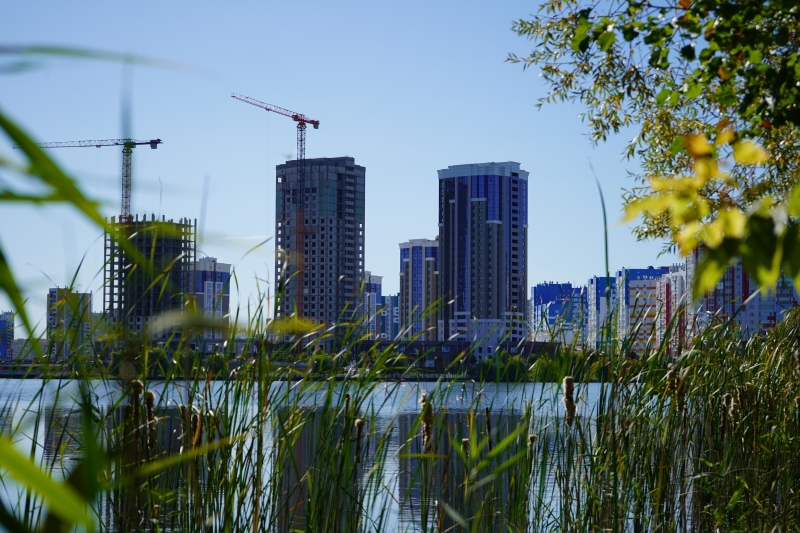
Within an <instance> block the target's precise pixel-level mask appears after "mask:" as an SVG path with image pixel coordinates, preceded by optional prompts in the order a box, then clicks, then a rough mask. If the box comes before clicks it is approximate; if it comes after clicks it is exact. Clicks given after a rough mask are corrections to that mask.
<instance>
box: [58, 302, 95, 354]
mask: <svg viewBox="0 0 800 533" xmlns="http://www.w3.org/2000/svg"><path fill="white" fill-rule="evenodd" d="M92 331H93V313H92V293H80V292H73V291H72V290H71V289H69V288H60V287H56V288H52V289H50V290H49V291H48V292H47V347H48V348H47V353H50V354H51V355H53V356H55V357H56V360H58V361H63V360H65V359H68V358H70V357H73V356H81V355H82V356H90V355H93V353H94V346H93V335H92Z"/></svg>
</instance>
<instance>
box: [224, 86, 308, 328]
mask: <svg viewBox="0 0 800 533" xmlns="http://www.w3.org/2000/svg"><path fill="white" fill-rule="evenodd" d="M231 98H235V99H237V100H241V101H242V102H244V103H246V104H250V105H254V106H256V107H260V108H261V109H264V110H266V111H271V112H273V113H277V114H279V115H283V116H284V117H289V118H291V119H292V120H294V121H295V122H297V189H298V193H299V194H298V195H297V198H298V200H297V211H296V217H297V219H296V222H295V226H294V228H295V236H296V239H295V243H296V245H297V254H296V257H297V268H298V275H297V276H296V277H297V279H296V281H295V287H296V288H297V291H296V292H295V298H294V304H295V306H296V308H297V312H298V313H299V314H300V316H303V276H304V275H305V274H304V270H305V269H304V267H303V250H304V241H305V190H306V166H305V160H306V127H307V126H308V124H311V125H312V126H313V127H314V129H315V130H317V129H319V120H314V119H311V118H308V117H307V116H305V115H304V114H302V113H295V112H294V111H289V110H288V109H285V108H283V107H278V106H276V105H272V104H267V103H264V102H261V101H259V100H256V99H255V98H250V97H249V96H243V95H241V94H237V93H232V94H231Z"/></svg>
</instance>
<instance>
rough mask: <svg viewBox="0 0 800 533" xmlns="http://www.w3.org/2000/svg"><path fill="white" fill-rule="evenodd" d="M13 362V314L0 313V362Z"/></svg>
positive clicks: (9, 312) (8, 312) (7, 312)
mask: <svg viewBox="0 0 800 533" xmlns="http://www.w3.org/2000/svg"><path fill="white" fill-rule="evenodd" d="M13 360H14V313H13V312H11V311H3V312H0V361H2V362H8V361H13Z"/></svg>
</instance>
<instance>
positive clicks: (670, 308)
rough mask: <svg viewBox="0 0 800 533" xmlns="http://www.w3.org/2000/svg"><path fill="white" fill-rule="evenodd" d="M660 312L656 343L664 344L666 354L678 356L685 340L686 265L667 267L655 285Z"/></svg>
mask: <svg viewBox="0 0 800 533" xmlns="http://www.w3.org/2000/svg"><path fill="white" fill-rule="evenodd" d="M656 290H657V292H658V301H659V303H660V311H659V314H658V319H657V321H656V342H657V343H658V344H659V345H662V344H664V346H665V349H666V352H667V353H669V354H671V355H676V354H679V353H680V351H681V348H682V347H683V343H684V340H685V338H686V307H687V303H688V301H689V300H688V299H689V295H688V294H687V292H686V264H685V263H684V264H677V265H672V266H671V267H669V272H668V273H666V274H664V275H663V276H661V279H659V280H658V284H657V285H656Z"/></svg>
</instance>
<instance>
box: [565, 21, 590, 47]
mask: <svg viewBox="0 0 800 533" xmlns="http://www.w3.org/2000/svg"><path fill="white" fill-rule="evenodd" d="M591 28H592V24H591V23H590V22H589V21H588V20H586V19H585V18H584V19H582V20H581V23H580V25H579V26H578V27H577V28H575V36H574V37H573V38H572V41H571V42H570V46H571V47H572V50H573V51H574V52H576V53H577V52H585V51H586V48H587V47H588V43H589V37H588V36H587V33H588V32H589V30H590V29H591Z"/></svg>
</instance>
